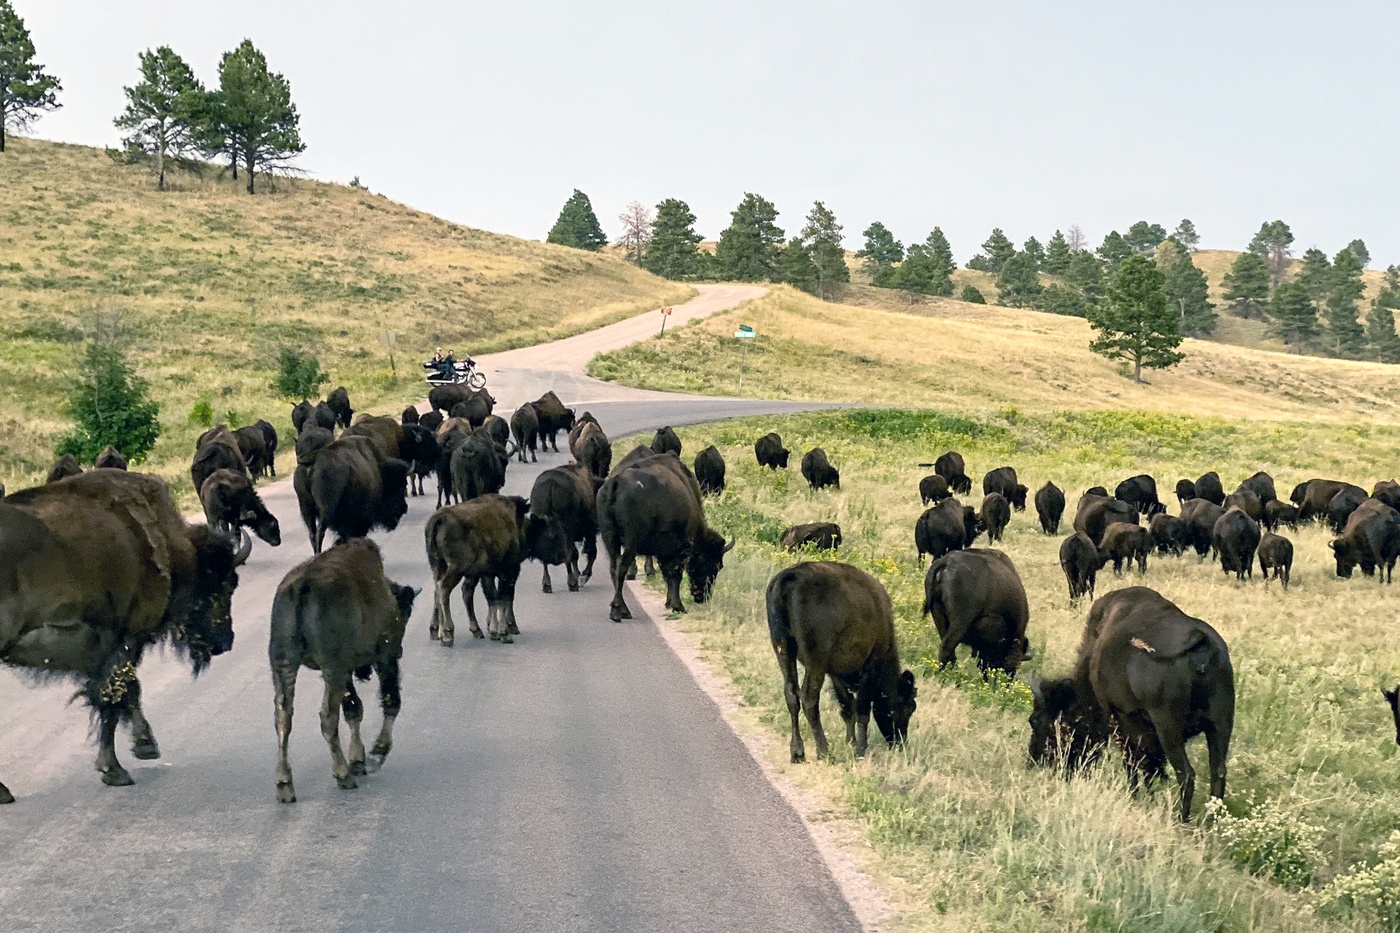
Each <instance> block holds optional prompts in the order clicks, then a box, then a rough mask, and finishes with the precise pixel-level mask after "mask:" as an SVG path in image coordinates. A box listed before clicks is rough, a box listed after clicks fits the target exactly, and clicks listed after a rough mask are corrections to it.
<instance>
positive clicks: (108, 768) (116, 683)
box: [84, 655, 141, 787]
mask: <svg viewBox="0 0 1400 933" xmlns="http://www.w3.org/2000/svg"><path fill="white" fill-rule="evenodd" d="M84 692H85V693H86V695H87V701H88V705H89V706H90V707H91V708H92V709H93V711H94V712H96V713H97V716H98V732H97V770H98V771H100V772H101V773H102V783H103V784H106V785H107V786H109V787H127V786H129V785H131V784H133V783H135V782H134V781H132V780H131V775H130V774H127V772H126V769H125V768H123V767H122V765H121V762H119V761H118V760H117V746H116V739H117V723H119V722H120V721H121V720H122V719H123V718H126V717H127V716H129V715H130V711H131V708H132V707H133V706H135V705H136V704H139V703H140V702H141V682H140V681H139V680H137V679H136V664H135V662H134V661H133V660H131V659H130V658H128V657H126V656H124V655H117V656H116V657H115V658H113V659H112V660H110V661H109V662H108V664H107V668H106V670H105V671H104V672H103V673H101V674H99V675H96V676H94V677H92V678H90V679H89V680H88V682H87V684H86V686H85V690H84Z"/></svg>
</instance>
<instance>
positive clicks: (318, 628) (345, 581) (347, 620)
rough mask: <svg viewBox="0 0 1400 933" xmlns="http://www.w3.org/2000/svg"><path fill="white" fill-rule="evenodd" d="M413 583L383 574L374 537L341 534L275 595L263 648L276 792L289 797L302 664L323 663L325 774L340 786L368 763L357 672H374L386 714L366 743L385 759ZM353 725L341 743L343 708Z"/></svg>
mask: <svg viewBox="0 0 1400 933" xmlns="http://www.w3.org/2000/svg"><path fill="white" fill-rule="evenodd" d="M417 596H418V590H416V589H414V588H413V587H411V586H400V585H399V584H397V583H395V582H394V581H392V580H390V579H388V578H387V577H385V576H384V561H383V558H382V557H381V556H380V554H379V547H378V545H376V544H375V543H374V542H373V541H370V540H368V539H366V538H356V539H354V540H352V541H346V542H345V543H344V544H338V545H336V546H335V547H333V548H331V549H330V550H329V551H326V552H325V553H324V554H321V555H320V556H318V557H313V558H312V559H311V560H308V561H306V562H305V563H302V564H299V565H297V566H296V567H294V568H292V570H291V572H290V573H288V574H287V575H286V576H285V577H284V578H283V579H282V583H281V584H280V585H279V586H278V587H277V595H276V596H275V597H273V600H272V625H271V634H270V637H269V639H268V646H267V654H268V659H269V661H270V662H271V665H272V685H273V708H274V711H275V721H276V726H277V799H278V800H280V801H281V802H282V803H295V802H296V799H297V794H296V789H295V787H294V786H293V784H292V766H291V764H290V763H289V762H288V761H287V746H288V743H289V741H290V740H291V737H292V711H293V705H294V704H293V702H292V700H293V697H295V696H296V685H297V673H298V671H300V670H301V668H302V666H303V665H304V666H306V667H309V668H311V669H312V670H316V671H320V672H321V680H322V681H323V682H324V684H325V691H324V692H323V694H322V697H321V735H322V736H324V737H325V739H326V744H327V745H329V746H330V750H331V774H332V775H334V777H335V782H336V783H337V784H338V785H340V787H341V789H342V790H352V789H354V788H355V787H356V786H357V782H356V780H355V778H356V776H357V775H362V774H364V773H365V770H366V769H365V744H364V741H363V740H362V739H361V738H360V723H361V722H362V721H363V720H364V716H365V705H364V702H363V701H361V699H360V696H359V694H358V693H357V692H356V691H355V678H356V677H358V678H360V679H361V680H368V679H369V672H370V671H371V670H373V671H374V674H375V677H376V679H377V680H378V681H379V690H378V694H379V704H380V708H381V709H382V710H383V711H384V723H383V725H382V726H380V729H379V737H378V738H377V739H376V740H375V743H374V747H373V748H372V749H370V754H371V755H373V756H374V757H375V759H376V761H377V762H378V763H379V764H380V765H382V764H383V763H384V759H385V758H387V757H388V756H389V750H390V749H391V748H393V745H394V720H395V719H397V718H398V715H399V709H400V707H401V705H402V697H401V694H400V692H399V683H400V682H399V658H401V657H403V635H404V630H405V629H406V628H407V626H408V620H409V617H410V616H411V615H413V601H414V599H415V598H417ZM342 709H343V710H344V711H345V721H346V723H347V724H349V726H350V750H349V755H346V754H345V753H344V752H342V751H341V747H340V713H341V710H342Z"/></svg>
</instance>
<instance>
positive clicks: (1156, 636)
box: [1128, 625, 1210, 669]
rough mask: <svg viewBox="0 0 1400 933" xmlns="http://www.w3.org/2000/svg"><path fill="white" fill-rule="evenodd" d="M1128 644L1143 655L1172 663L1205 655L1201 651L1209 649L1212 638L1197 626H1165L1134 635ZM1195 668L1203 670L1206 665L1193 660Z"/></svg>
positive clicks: (1151, 628)
mask: <svg viewBox="0 0 1400 933" xmlns="http://www.w3.org/2000/svg"><path fill="white" fill-rule="evenodd" d="M1128 644H1130V645H1132V646H1133V648H1135V649H1136V650H1138V651H1140V652H1142V653H1143V654H1147V655H1150V656H1152V657H1154V658H1160V659H1161V660H1163V661H1171V660H1174V659H1176V658H1179V657H1181V656H1182V655H1185V654H1190V655H1193V656H1194V655H1198V654H1203V652H1201V651H1200V650H1199V649H1201V648H1203V647H1209V645H1210V638H1209V636H1207V635H1206V633H1205V631H1204V630H1202V629H1201V628H1200V627H1199V626H1196V625H1190V626H1186V625H1170V626H1165V625H1164V626H1152V627H1150V628H1148V629H1146V630H1144V631H1141V632H1137V633H1134V634H1133V635H1132V636H1131V637H1129V639H1128ZM1204 654H1208V653H1204ZM1202 660H1204V659H1202ZM1193 666H1199V667H1200V668H1202V669H1203V668H1204V663H1201V662H1196V661H1195V660H1194V659H1193Z"/></svg>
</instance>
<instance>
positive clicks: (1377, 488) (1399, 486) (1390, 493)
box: [1371, 479, 1400, 509]
mask: <svg viewBox="0 0 1400 933" xmlns="http://www.w3.org/2000/svg"><path fill="white" fill-rule="evenodd" d="M1371 498H1372V499H1376V500H1379V501H1381V502H1384V503H1385V504H1386V505H1388V506H1390V507H1391V508H1392V509H1394V508H1400V483H1397V482H1395V480H1393V479H1385V480H1381V481H1380V482H1379V483H1376V485H1374V486H1372V487H1371Z"/></svg>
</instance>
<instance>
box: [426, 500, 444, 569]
mask: <svg viewBox="0 0 1400 933" xmlns="http://www.w3.org/2000/svg"><path fill="white" fill-rule="evenodd" d="M441 515H442V513H441V512H434V513H433V514H432V515H430V516H429V517H428V523H427V524H426V525H424V526H423V543H424V544H425V545H426V546H427V549H428V566H429V567H430V568H432V571H433V576H434V577H438V576H441V575H442V572H443V570H444V569H445V568H444V567H443V561H442V550H441V549H440V548H439V547H438V534H437V533H438V525H439V524H440V519H439V516H441Z"/></svg>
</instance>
